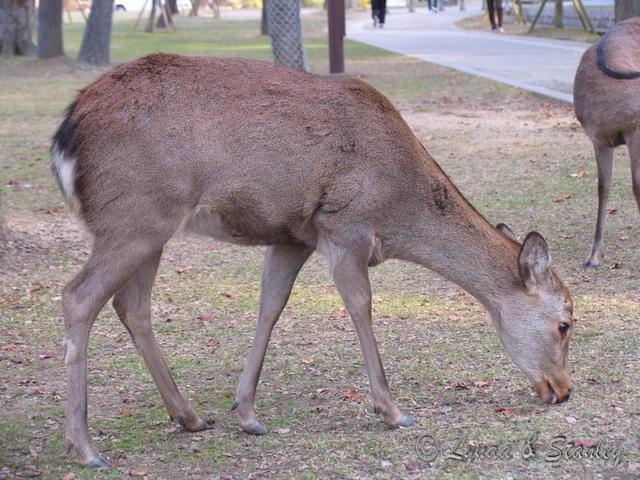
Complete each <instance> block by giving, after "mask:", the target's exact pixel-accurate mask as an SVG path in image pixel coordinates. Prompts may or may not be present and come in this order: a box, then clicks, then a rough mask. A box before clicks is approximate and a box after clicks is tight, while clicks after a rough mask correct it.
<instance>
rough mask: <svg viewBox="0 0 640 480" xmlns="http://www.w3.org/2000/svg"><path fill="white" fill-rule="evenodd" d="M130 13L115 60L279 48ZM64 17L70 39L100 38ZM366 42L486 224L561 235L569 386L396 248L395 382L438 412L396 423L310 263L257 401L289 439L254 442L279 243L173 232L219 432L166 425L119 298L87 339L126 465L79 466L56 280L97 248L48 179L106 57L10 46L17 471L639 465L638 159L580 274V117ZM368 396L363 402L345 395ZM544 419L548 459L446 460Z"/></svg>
mask: <svg viewBox="0 0 640 480" xmlns="http://www.w3.org/2000/svg"><path fill="white" fill-rule="evenodd" d="M305 21H306V24H305V26H306V34H307V37H308V41H307V45H309V46H311V47H312V48H310V49H309V53H310V54H309V57H310V63H311V66H312V69H313V70H314V71H316V72H321V73H324V72H326V70H327V66H326V65H327V60H326V45H325V40H324V33H323V26H324V23H323V20H322V19H321V18H319V17H311V18H308V19H306V20H305ZM130 26H131V23H130V22H129V23H127V22H123V23H116V25H115V30H114V40H113V42H114V50H113V58H114V61H124V60H127V59H130V58H134V57H136V56H139V55H142V54H145V53H148V52H151V51H158V50H163V51H174V52H183V53H189V54H205V55H243V56H250V57H254V58H268V56H269V49H268V44H267V40H266V39H265V38H263V37H260V36H259V35H257V31H258V24H257V22H228V21H214V20H210V19H183V20H181V23H180V24H179V27H180V30H179V32H178V33H176V34H155V35H153V36H150V35H147V34H143V33H131V32H130ZM67 28H68V32H67V33H68V35H67V36H66V38H65V40H66V46H67V52H68V53H70V54H73V53H74V51H75V50H77V48H78V42H79V39H80V30H79V26H78V25H72V26H70V27H67ZM346 56H347V58H348V61H347V70H348V71H349V72H351V73H354V74H358V75H360V76H362V77H363V78H364V80H366V81H368V82H370V83H371V84H372V85H374V86H375V87H377V88H378V89H380V90H381V91H382V92H383V93H385V94H386V95H388V96H389V97H390V98H391V99H392V101H393V102H394V103H395V104H396V105H397V106H398V108H399V109H400V111H401V113H402V114H403V115H404V117H405V118H406V120H407V121H408V122H409V124H410V125H411V126H412V128H413V129H414V131H415V132H416V134H417V135H418V137H419V138H420V139H421V140H422V142H423V143H424V144H425V145H426V146H427V148H428V149H429V151H430V152H431V153H432V155H433V156H434V158H436V159H437V161H438V162H439V163H440V165H441V166H442V167H443V168H444V169H445V171H446V172H447V173H448V174H449V175H450V176H451V178H452V179H453V180H454V182H455V183H456V184H457V185H458V186H459V187H460V189H461V190H462V192H463V193H464V194H465V195H466V196H467V197H468V198H469V199H470V201H471V202H472V203H473V204H474V205H475V206H476V207H477V208H478V209H479V210H480V211H481V212H482V213H483V214H484V215H486V216H487V218H489V219H490V220H491V221H492V222H494V223H496V222H499V221H502V222H506V223H508V224H509V225H510V226H511V227H512V228H513V229H514V230H515V231H517V232H518V233H520V234H521V235H523V234H524V233H526V232H527V231H529V230H532V229H536V230H538V231H540V232H541V233H543V234H544V235H545V236H546V238H547V240H548V241H549V244H550V246H551V249H552V252H553V257H554V261H555V265H556V267H557V269H558V271H559V273H560V275H561V277H562V278H563V279H564V280H565V282H566V283H567V285H568V286H569V287H570V288H571V290H572V292H573V295H574V300H575V305H576V317H577V318H578V323H577V327H576V335H575V336H574V340H573V343H572V350H571V364H572V370H573V381H574V392H573V394H572V398H571V400H570V401H569V402H567V403H564V404H562V405H559V406H552V407H549V406H543V405H541V404H540V403H539V402H538V401H537V400H536V399H535V398H534V397H533V396H532V393H531V389H530V386H529V385H528V383H527V381H526V379H525V378H524V376H523V375H522V374H521V373H520V372H519V371H518V370H517V368H516V367H515V366H514V365H513V364H512V363H511V362H510V361H509V359H508V358H507V355H506V354H505V352H504V350H503V349H502V347H501V345H500V343H499V341H498V339H497V337H496V335H495V333H494V332H493V329H492V327H491V325H490V322H489V321H488V319H487V318H486V315H485V313H484V311H483V308H482V307H481V306H480V305H479V304H478V302H476V301H475V300H474V299H473V298H471V297H470V296H468V295H467V294H465V293H463V292H461V291H460V290H459V289H458V288H457V287H456V286H455V285H453V284H451V283H448V282H446V281H444V280H442V279H441V278H439V277H437V276H436V275H435V274H433V273H431V272H429V271H427V270H425V269H423V268H421V267H418V266H415V265H410V264H405V263H400V262H396V261H389V262H386V263H384V264H383V265H381V266H379V267H376V268H375V269H372V271H371V280H372V284H373V290H374V306H373V307H374V319H375V330H376V334H377V336H378V339H379V343H380V350H381V352H382V356H383V360H384V363H385V367H386V370H387V374H388V377H389V382H390V385H391V388H392V391H393V392H394V394H395V396H396V399H397V401H398V403H399V405H400V406H401V408H403V409H404V410H405V411H407V412H408V413H410V414H411V415H412V416H413V417H414V418H415V419H416V420H417V421H418V425H416V426H415V427H413V428H410V429H402V430H397V431H390V430H388V429H387V428H386V427H384V425H383V424H382V423H381V422H380V420H379V418H377V417H376V416H375V415H374V414H373V413H372V411H371V410H372V403H371V398H370V396H369V387H368V382H367V379H366V375H365V372H364V369H363V365H362V359H361V355H360V351H359V347H358V344H357V340H356V336H355V332H354V330H353V327H352V326H351V324H350V321H349V319H348V318H342V317H340V316H335V315H332V314H334V313H335V312H337V311H338V310H339V309H340V307H341V303H340V300H339V298H338V296H337V294H336V293H335V290H334V288H333V285H332V280H331V279H330V277H329V276H328V275H327V274H326V272H325V267H324V263H323V261H322V260H321V259H320V258H319V257H316V256H314V257H312V259H311V260H310V261H309V262H308V264H307V265H306V266H305V267H304V269H303V271H302V272H301V275H300V278H299V280H298V282H297V285H296V288H295V289H294V291H293V294H292V296H291V300H290V302H289V305H288V307H287V308H286V309H285V312H284V314H283V316H282V319H281V320H280V322H279V323H278V325H277V327H276V329H275V331H274V334H273V339H272V342H271V344H270V348H269V351H268V353H267V358H266V361H265V367H264V372H263V375H262V377H261V383H260V386H259V390H258V398H257V409H258V414H259V418H260V420H261V421H262V422H263V423H264V424H265V426H267V428H268V429H269V430H270V433H269V435H267V436H265V437H252V436H247V435H245V434H243V433H242V432H241V431H240V430H239V428H238V426H237V424H236V422H235V419H234V417H233V415H232V414H231V413H229V412H227V410H228V408H229V407H230V405H231V403H232V401H233V397H234V392H235V386H236V383H237V381H238V378H239V376H240V373H241V371H242V367H243V365H244V362H245V357H246V354H247V352H248V348H249V345H250V342H251V339H252V336H253V326H254V322H255V316H256V309H257V295H258V292H259V280H260V265H261V256H262V253H263V250H262V249H260V248H240V247H235V246H231V245H226V244H219V243H214V242H212V241H209V240H206V239H200V238H182V237H181V238H176V239H174V240H173V241H172V242H171V243H170V244H169V245H168V246H167V249H166V251H165V254H164V257H163V263H162V265H161V269H160V272H159V275H158V278H157V281H156V285H155V287H154V291H153V317H154V323H155V331H156V334H157V337H158V339H159V342H160V343H161V347H162V349H163V351H164V352H165V353H166V357H167V363H168V364H169V366H170V368H171V369H172V370H173V372H174V375H175V380H176V382H177V384H178V385H179V386H180V388H181V390H182V392H183V394H184V396H185V398H186V399H187V400H188V401H189V402H190V403H191V404H192V405H193V407H194V408H195V410H196V411H197V412H199V413H200V414H201V415H202V416H203V417H205V418H210V419H213V420H215V427H214V429H212V430H210V431H206V432H202V433H197V434H190V433H186V432H183V431H182V430H181V429H180V428H179V427H178V426H176V425H175V424H173V423H171V422H169V420H168V418H167V416H166V414H165V412H164V410H163V409H162V404H161V400H160V397H159V395H158V394H157V391H156V388H155V386H154V384H153V382H152V380H151V379H150V376H149V375H148V373H147V371H146V368H145V367H144V365H143V363H142V361H141V359H140V358H139V357H138V355H137V354H136V352H135V349H134V348H133V346H132V345H131V343H130V341H129V338H128V335H127V334H126V331H125V330H124V328H122V326H121V325H120V323H119V321H118V320H117V318H116V316H115V314H114V313H113V311H112V309H111V308H106V309H105V310H104V311H103V312H102V313H101V314H100V316H99V318H98V320H97V321H96V324H95V327H94V330H93V334H92V337H91V347H90V348H91V351H90V359H89V406H90V408H89V418H90V428H91V432H92V434H93V435H94V438H95V441H96V444H97V446H98V448H99V449H100V450H101V452H103V454H105V456H107V457H108V458H109V459H110V460H112V461H114V463H115V465H116V469H112V470H108V471H101V472H96V471H93V470H89V469H84V468H81V467H78V466H77V465H75V464H74V463H73V458H72V457H70V456H69V455H65V453H64V421H65V419H64V397H65V393H64V391H65V381H66V380H65V376H64V369H63V366H62V358H61V356H62V347H61V341H62V334H63V325H62V320H61V315H60V291H61V289H62V287H63V285H64V284H65V282H66V281H68V280H69V279H70V278H71V276H72V275H73V274H74V272H76V271H77V270H78V268H79V267H80V265H82V263H83V262H84V260H85V259H86V257H87V254H88V249H89V247H88V243H87V239H86V237H85V236H84V235H83V233H82V231H81V229H80V227H79V226H78V224H77V223H76V222H75V221H74V220H73V219H72V218H71V216H70V215H69V213H68V210H67V208H66V206H65V205H64V203H63V201H62V199H61V196H60V194H59V192H58V191H57V187H56V185H55V182H54V181H53V180H52V178H51V175H50V173H49V166H48V158H47V149H48V143H49V138H50V136H51V134H52V133H53V131H54V130H55V128H56V126H57V124H58V123H59V121H60V119H61V116H62V112H63V109H64V108H65V106H66V104H67V103H68V102H69V101H70V99H71V98H72V97H73V95H74V92H75V91H76V90H77V89H78V88H80V87H81V86H83V85H85V84H87V83H89V82H90V81H91V80H92V79H93V78H94V77H95V76H96V75H97V74H98V73H99V71H96V70H93V69H85V68H79V67H78V66H76V65H75V64H74V62H72V61H71V60H55V61H47V62H38V61H34V60H31V59H27V60H24V59H18V60H6V59H2V60H0V185H1V188H2V193H3V201H6V207H7V208H6V209H7V211H8V223H9V226H10V227H11V229H12V230H13V235H12V240H11V242H10V243H9V244H7V245H5V246H3V250H2V253H0V254H1V255H2V257H0V262H1V263H0V282H1V283H0V339H1V340H0V398H1V399H2V402H3V406H4V409H3V411H2V414H0V478H15V477H25V476H29V475H37V476H39V478H47V479H49V478H51V479H58V478H61V477H63V476H64V475H66V474H67V473H71V472H72V473H73V474H74V475H75V478H80V479H91V478H107V479H109V478H123V477H126V476H128V472H129V471H130V470H132V469H136V470H147V471H148V473H147V474H146V476H147V477H148V478H154V479H156V478H162V479H168V478H216V476H221V477H222V478H269V479H270V478H296V479H312V478H376V479H386V478H389V479H392V478H393V479H395V478H405V477H409V478H428V479H441V478H449V479H477V478H505V479H506V478H518V479H520V478H522V479H529V478H540V479H551V478H553V479H573V478H579V477H581V476H588V477H589V478H607V479H608V478H634V477H637V476H638V474H639V473H640V457H639V441H640V439H639V437H638V415H639V414H640V405H639V403H638V385H639V382H638V378H639V375H640V373H639V372H638V340H637V333H638V318H639V316H640V301H639V300H638V288H637V284H638V283H637V282H638V278H639V276H640V275H639V274H640V264H639V263H638V255H637V252H638V247H639V246H640V226H639V222H638V211H637V207H636V205H635V202H634V201H633V198H632V196H631V194H630V178H629V177H630V176H629V162H628V159H627V156H626V152H624V151H623V150H620V151H618V152H617V154H616V170H615V177H614V188H613V191H612V194H611V203H610V209H611V214H610V215H609V216H608V218H607V234H606V241H607V251H606V253H607V257H606V261H605V262H604V264H603V266H602V267H601V268H599V269H598V270H588V271H587V270H583V269H582V267H581V266H580V263H581V261H582V260H583V259H584V257H585V256H586V255H587V253H588V250H589V247H590V241H591V236H592V233H593V224H594V222H595V213H596V212H595V210H596V175H595V172H596V169H595V162H594V160H593V155H592V152H591V149H590V146H589V142H588V140H587V139H586V137H585V135H584V134H583V133H582V131H581V130H580V128H579V126H578V125H577V123H576V121H575V118H574V117H573V114H572V112H571V111H570V109H568V108H567V107H566V106H564V105H561V104H559V103H554V102H550V101H547V100H544V99H540V98H538V97H535V96H533V95H530V94H527V93H525V92H522V91H520V90H517V89H514V88H511V87H507V86H504V85H499V84H496V83H493V82H490V81H487V80H484V79H479V78H476V77H471V76H468V75H466V74H463V73H458V72H454V71H451V70H448V69H445V68H441V67H438V66H433V65H429V64H426V63H423V62H420V61H417V60H415V59H410V58H406V57H402V56H399V55H395V54H391V53H389V52H385V51H382V50H378V49H375V48H372V47H368V46H364V45H360V44H356V43H353V42H347V43H346ZM497 99H498V100H499V102H498V103H496V100H497ZM580 172H585V173H584V175H583V174H581V173H580ZM568 195H570V197H568V198H567V196H568ZM563 198H564V200H563ZM554 200H562V201H554ZM203 315H207V316H210V315H211V316H213V320H209V321H203V320H201V319H199V318H198V317H202V316H203ZM215 342H219V344H218V345H217V346H215V347H212V346H211V345H215ZM474 382H487V383H486V384H485V383H477V384H476V383H474ZM463 387H467V388H463ZM351 390H357V391H358V392H359V393H360V396H356V397H352V398H343V397H342V396H343V394H344V393H345V392H349V391H351ZM498 409H510V410H506V411H504V410H503V411H502V413H500V412H496V410H498ZM505 412H506V414H505ZM425 434H430V435H432V436H433V437H434V439H437V441H438V442H439V447H440V449H441V451H442V453H441V455H440V456H439V457H438V458H437V459H436V460H435V461H433V462H431V463H429V462H427V461H425V460H424V459H421V458H420V457H419V456H418V454H417V452H416V449H415V445H416V442H417V440H418V439H419V438H420V437H421V436H422V435H425ZM561 434H564V435H566V436H567V437H568V438H569V439H571V440H574V439H582V440H587V441H590V442H593V443H603V444H609V445H616V446H621V447H622V448H623V449H624V456H623V459H622V461H621V463H620V465H618V466H617V467H614V466H613V465H611V464H610V463H604V462H602V461H592V460H582V461H579V460H575V459H563V460H561V461H559V462H557V463H549V462H546V461H545V459H544V455H545V454H547V453H549V452H550V449H549V442H551V440H552V439H553V437H554V436H555V435H561ZM532 435H537V438H538V442H539V443H540V445H541V446H540V449H539V451H538V454H537V455H536V456H534V457H533V458H529V459H524V458H522V456H521V454H520V453H518V454H517V455H514V458H511V459H503V460H494V459H475V460H473V461H469V462H464V461H457V460H454V459H447V458H446V453H449V452H451V451H452V450H454V449H455V448H456V445H457V443H458V441H459V440H460V439H464V438H465V436H466V438H467V440H468V442H469V444H471V445H478V444H487V445H489V444H497V443H501V444H505V445H517V446H518V449H519V450H518V452H521V449H522V448H523V447H524V445H525V442H526V440H527V439H528V438H530V437H531V436H532ZM467 451H469V450H467Z"/></svg>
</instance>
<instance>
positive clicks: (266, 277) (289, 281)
mask: <svg viewBox="0 0 640 480" xmlns="http://www.w3.org/2000/svg"><path fill="white" fill-rule="evenodd" d="M312 252H313V249H312V248H308V247H304V246H296V245H275V246H272V247H269V248H268V249H267V253H266V255H265V260H264V268H263V271H262V290H261V292H260V312H259V314H258V325H257V327H256V335H255V337H254V339H253V344H252V345H251V351H250V352H249V359H248V360H247V365H246V367H245V369H244V371H243V372H242V376H241V377H240V382H239V383H238V390H237V393H236V401H235V402H234V404H233V407H232V410H235V412H236V416H237V418H238V421H239V422H240V426H241V427H242V429H243V430H244V431H245V432H247V433H253V434H256V435H264V434H265V433H267V430H266V429H265V428H264V427H263V426H262V425H261V424H260V422H258V421H257V420H256V412H255V397H256V386H257V385H258V379H259V378H260V371H261V370H262V363H263V362H264V355H265V353H266V351H267V345H268V343H269V337H270V336H271V330H272V329H273V326H274V325H275V324H276V322H277V321H278V318H279V317H280V313H282V310H283V309H284V306H285V305H286V303H287V300H288V299H289V294H290V293H291V289H292V288H293V283H294V282H295V279H296V276H297V275H298V272H299V271H300V269H301V268H302V266H303V265H304V262H306V261H307V259H308V258H309V256H310V255H311V253H312Z"/></svg>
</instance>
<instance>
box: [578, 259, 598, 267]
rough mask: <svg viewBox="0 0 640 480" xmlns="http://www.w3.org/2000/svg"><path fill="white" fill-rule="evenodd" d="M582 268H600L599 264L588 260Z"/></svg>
mask: <svg viewBox="0 0 640 480" xmlns="http://www.w3.org/2000/svg"><path fill="white" fill-rule="evenodd" d="M582 266H583V267H584V268H596V267H597V266H598V263H597V262H594V261H593V260H587V261H586V262H584V263H583V264H582Z"/></svg>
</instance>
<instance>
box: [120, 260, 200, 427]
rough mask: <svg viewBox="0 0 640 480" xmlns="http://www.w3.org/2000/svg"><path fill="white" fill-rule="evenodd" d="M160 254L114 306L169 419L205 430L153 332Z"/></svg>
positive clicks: (140, 271)
mask: <svg viewBox="0 0 640 480" xmlns="http://www.w3.org/2000/svg"><path fill="white" fill-rule="evenodd" d="M161 254H162V251H161V250H160V251H158V252H156V253H154V254H153V255H152V256H150V257H149V258H148V259H147V260H146V261H145V262H144V263H143V264H142V265H141V266H140V268H138V270H137V271H136V273H134V274H133V276H132V277H131V278H130V279H129V281H128V282H127V283H126V284H125V285H124V286H123V287H122V289H120V291H119V292H118V293H117V294H116V296H115V297H114V299H113V307H114V308H115V309H116V312H117V313H118V316H119V317H120V320H121V321H122V323H123V324H124V326H125V327H126V328H127V330H128V331H129V334H130V335H131V338H132V340H133V343H134V345H135V346H136V348H137V349H138V352H140V355H142V358H143V359H144V361H145V363H146V365H147V368H148V369H149V372H150V373H151V377H152V378H153V380H154V381H155V383H156V385H157V387H158V390H159V391H160V396H161V397H162V400H163V402H164V405H165V407H166V409H167V412H168V413H169V416H170V417H171V418H172V419H174V420H177V421H178V422H179V423H180V424H181V425H183V426H184V427H185V428H186V429H187V430H191V431H197V430H203V429H205V428H207V427H208V426H209V425H208V424H207V423H206V422H205V421H203V420H201V419H200V417H198V415H196V414H195V412H194V411H193V410H192V409H191V407H190V406H189V405H188V404H187V402H186V401H185V399H184V398H183V397H182V395H181V394H180V392H179V391H178V387H177V386H176V384H175V382H174V381H173V378H172V377H171V372H169V369H168V368H167V365H166V364H165V362H164V360H163V358H162V353H161V352H160V348H159V347H158V343H157V342H156V339H155V337H154V335H153V331H152V329H151V287H152V285H153V280H154V278H155V276H156V272H157V270H158V264H159V262H160V256H161Z"/></svg>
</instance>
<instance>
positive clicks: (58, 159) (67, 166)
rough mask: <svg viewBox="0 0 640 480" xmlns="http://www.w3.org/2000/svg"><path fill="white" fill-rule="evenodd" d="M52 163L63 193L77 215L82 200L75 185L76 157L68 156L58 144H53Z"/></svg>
mask: <svg viewBox="0 0 640 480" xmlns="http://www.w3.org/2000/svg"><path fill="white" fill-rule="evenodd" d="M51 165H52V166H53V169H54V170H55V172H56V175H57V177H58V179H59V181H60V188H62V193H63V194H64V196H65V197H66V199H67V202H68V203H69V207H70V208H71V211H72V212H73V213H74V214H76V215H77V214H78V213H79V212H80V202H79V201H78V197H77V196H76V194H75V189H74V187H73V184H74V179H75V174H74V170H75V166H76V159H75V158H73V157H68V156H66V155H65V154H64V153H62V152H61V151H60V150H59V149H58V146H57V145H53V148H52V149H51Z"/></svg>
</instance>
